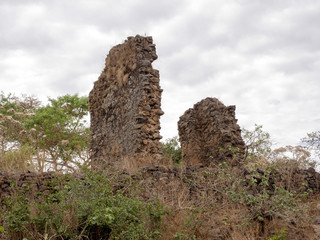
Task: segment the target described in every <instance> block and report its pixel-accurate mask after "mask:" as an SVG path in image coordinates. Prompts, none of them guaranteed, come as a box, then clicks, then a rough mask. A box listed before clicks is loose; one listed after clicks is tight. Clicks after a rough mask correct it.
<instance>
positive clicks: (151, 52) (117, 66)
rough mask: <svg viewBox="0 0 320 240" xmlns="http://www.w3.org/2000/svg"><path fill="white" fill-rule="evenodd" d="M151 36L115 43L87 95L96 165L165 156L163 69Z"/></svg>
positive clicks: (135, 163) (137, 163) (133, 163)
mask: <svg viewBox="0 0 320 240" xmlns="http://www.w3.org/2000/svg"><path fill="white" fill-rule="evenodd" d="M156 59H157V54H156V50H155V45H154V44H153V41H152V37H141V36H136V37H128V40H126V41H125V42H124V43H123V44H120V45H117V46H115V47H113V48H112V49H111V50H110V52H109V54H108V56H107V58H106V66H105V69H104V70H103V72H102V73H101V75H100V77H99V79H98V80H97V81H96V82H95V83H94V88H93V90H92V91H91V92H90V95H89V105H90V115H91V134H92V140H91V151H92V165H93V167H95V168H102V169H103V168H105V166H107V165H113V166H116V167H120V168H136V167H141V166H147V165H156V164H158V163H159V162H160V161H161V152H160V148H161V144H160V141H159V140H160V139H161V136H160V134H159V130H160V116H161V115H162V114H163V112H162V111H161V106H160V105H161V103H160V100H161V92H162V89H161V88H160V85H159V72H158V71H157V70H155V69H153V68H152V65H151V63H152V62H153V61H154V60H156Z"/></svg>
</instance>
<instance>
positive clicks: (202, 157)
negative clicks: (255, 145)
mask: <svg viewBox="0 0 320 240" xmlns="http://www.w3.org/2000/svg"><path fill="white" fill-rule="evenodd" d="M178 129H179V137H180V141H181V150H182V161H183V162H184V164H185V165H187V166H190V165H194V164H199V163H201V164H203V165H204V166H209V165H210V164H211V163H217V162H224V161H226V162H232V163H236V162H240V161H241V160H242V159H243V157H244V149H245V143H244V142H243V140H242V138H241V129H240V127H239V125H238V124H237V119H236V118H235V106H228V107H226V106H225V105H224V104H223V103H221V102H220V101H219V100H218V99H216V98H206V99H204V100H202V101H200V102H198V103H196V104H195V105H194V106H193V108H190V109H189V110H187V111H186V112H185V113H184V114H183V115H182V116H181V117H180V120H179V122H178Z"/></svg>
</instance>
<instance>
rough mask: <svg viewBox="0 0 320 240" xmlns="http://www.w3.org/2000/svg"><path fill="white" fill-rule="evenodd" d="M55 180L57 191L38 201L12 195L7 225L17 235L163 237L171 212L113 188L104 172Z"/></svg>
mask: <svg viewBox="0 0 320 240" xmlns="http://www.w3.org/2000/svg"><path fill="white" fill-rule="evenodd" d="M59 181H61V179H59V178H56V179H54V180H53V182H50V183H49V184H50V185H52V186H55V187H53V189H52V191H50V192H46V193H38V194H37V196H34V200H32V201H29V200H30V199H29V200H27V198H26V197H21V196H22V195H23V193H19V196H20V197H18V198H15V197H11V198H9V199H8V200H7V204H6V208H7V209H6V210H3V212H2V213H3V214H1V215H2V216H4V229H6V232H7V234H8V236H14V239H22V238H27V239H29V238H30V239H117V238H118V239H159V237H160V236H161V235H160V233H159V227H160V225H161V218H162V215H164V214H165V213H166V210H165V209H164V208H163V207H162V205H160V204H159V203H157V202H149V203H146V202H142V201H140V200H138V199H136V198H135V197H133V196H127V195H125V194H124V193H123V192H122V191H115V192H114V190H113V187H112V184H111V183H110V182H109V181H108V180H107V177H106V176H105V175H102V174H98V173H93V172H91V171H89V170H86V173H85V175H84V177H83V178H82V179H79V178H74V177H72V176H64V179H63V181H62V182H63V184H61V183H60V184H59Z"/></svg>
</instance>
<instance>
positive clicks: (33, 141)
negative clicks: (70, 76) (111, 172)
mask: <svg viewBox="0 0 320 240" xmlns="http://www.w3.org/2000/svg"><path fill="white" fill-rule="evenodd" d="M87 114H88V98H87V97H79V96H78V95H72V96H71V95H65V96H62V97H58V98H57V99H49V104H47V105H46V106H41V105H40V102H39V101H38V100H37V99H36V98H35V97H30V96H22V97H21V98H18V97H15V96H13V95H12V94H8V95H5V94H4V93H1V94H0V130H1V131H0V161H2V162H3V163H7V162H8V160H10V159H12V161H13V162H14V164H8V163H7V164H1V165H2V166H8V168H7V169H6V170H24V171H25V170H28V168H29V169H30V168H31V169H33V168H36V169H37V170H39V171H44V170H48V169H49V168H51V167H52V168H53V169H54V170H55V171H58V170H61V169H64V170H68V169H69V170H71V171H74V170H75V169H76V168H77V165H78V164H79V163H82V164H87V163H88V146H89V135H90V134H89V128H88V127H87V126H86V122H85V117H86V116H87ZM26 149H28V151H25V150H26ZM9 152H10V153H9ZM23 154H24V155H23ZM20 160H21V161H20ZM19 161H20V162H19ZM19 164H20V165H19Z"/></svg>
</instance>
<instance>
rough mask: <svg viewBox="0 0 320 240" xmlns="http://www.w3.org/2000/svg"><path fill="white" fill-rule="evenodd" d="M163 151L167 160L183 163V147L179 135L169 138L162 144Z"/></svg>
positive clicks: (177, 163)
mask: <svg viewBox="0 0 320 240" xmlns="http://www.w3.org/2000/svg"><path fill="white" fill-rule="evenodd" d="M162 152H163V154H164V158H165V159H166V161H167V162H172V163H174V164H176V165H179V164H180V163H181V147H180V142H179V139H178V137H177V136H176V137H173V138H169V139H167V140H166V141H165V143H163V144H162Z"/></svg>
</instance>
